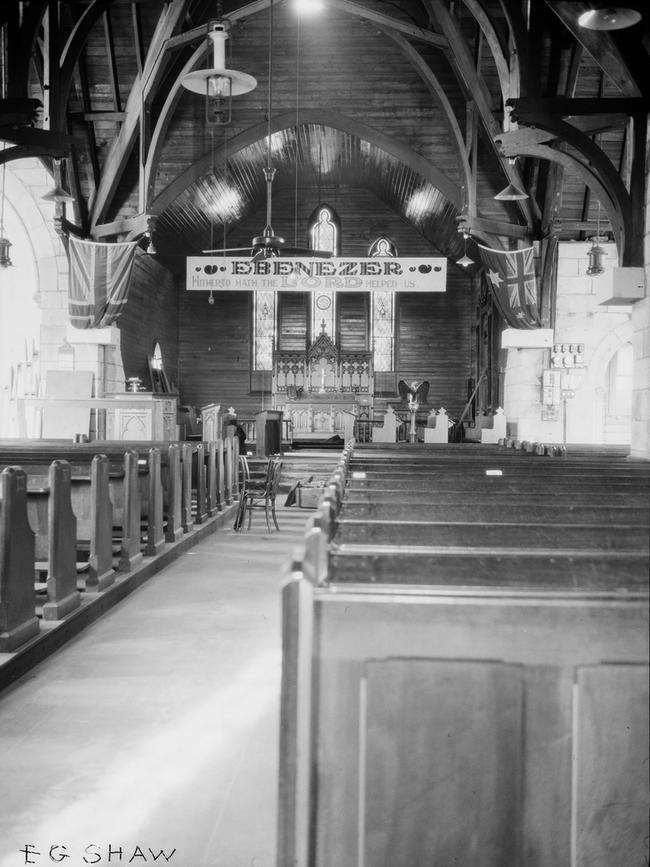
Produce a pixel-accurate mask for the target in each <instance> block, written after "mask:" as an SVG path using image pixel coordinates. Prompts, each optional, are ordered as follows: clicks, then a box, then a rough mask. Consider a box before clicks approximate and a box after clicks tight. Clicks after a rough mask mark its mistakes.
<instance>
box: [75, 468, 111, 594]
mask: <svg viewBox="0 0 650 867" xmlns="http://www.w3.org/2000/svg"><path fill="white" fill-rule="evenodd" d="M109 471H110V465H109V460H108V458H107V457H106V455H95V457H94V458H93V459H92V462H91V465H90V515H89V519H90V520H89V526H88V531H87V536H86V533H84V530H83V524H84V519H85V517H86V515H85V514H84V511H83V507H82V505H81V504H79V505H78V506H77V505H76V500H75V495H74V492H75V486H74V484H73V485H72V492H73V496H72V508H73V510H74V511H75V514H76V515H77V526H78V530H79V535H81V537H82V538H86V537H87V538H88V540H89V557H88V576H87V578H86V587H85V589H86V590H87V591H92V592H100V591H102V590H105V589H106V588H107V587H110V585H111V584H113V582H114V581H115V572H114V570H113V504H112V502H111V498H110V493H109ZM86 503H87V499H86V498H85V497H84V498H83V504H84V505H85V504H86Z"/></svg>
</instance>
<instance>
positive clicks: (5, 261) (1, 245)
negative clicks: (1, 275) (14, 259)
mask: <svg viewBox="0 0 650 867" xmlns="http://www.w3.org/2000/svg"><path fill="white" fill-rule="evenodd" d="M9 247H11V241H9V240H7V238H0V268H8V267H9V266H10V265H11V259H10V258H9Z"/></svg>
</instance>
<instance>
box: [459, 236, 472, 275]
mask: <svg viewBox="0 0 650 867" xmlns="http://www.w3.org/2000/svg"><path fill="white" fill-rule="evenodd" d="M468 237H469V236H468V235H467V233H466V232H463V238H464V239H465V252H464V253H463V255H462V256H461V258H460V259H459V260H458V261H457V262H456V264H457V265H460V267H461V268H469V266H470V265H473V264H474V260H473V259H470V258H469V256H468V255H467V238H468Z"/></svg>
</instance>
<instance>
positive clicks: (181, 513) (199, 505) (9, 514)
mask: <svg viewBox="0 0 650 867" xmlns="http://www.w3.org/2000/svg"><path fill="white" fill-rule="evenodd" d="M5 445H6V443H3V444H2V445H1V446H0V457H1V459H2V461H3V462H6V460H7V458H8V457H13V456H19V457H22V458H23V459H27V460H25V463H26V464H27V467H26V468H24V467H23V468H21V467H13V466H11V467H6V468H5V470H3V475H2V479H3V481H2V485H3V487H2V491H3V494H2V506H1V513H2V521H3V531H2V541H1V545H0V562H1V564H2V572H1V576H2V577H1V580H0V588H1V595H0V650H7V651H9V650H14V649H16V648H17V647H19V646H20V645H21V644H23V643H24V642H25V641H27V640H29V639H30V638H31V637H34V635H37V634H38V629H36V630H35V629H34V624H35V623H36V625H38V619H37V618H36V619H35V615H36V611H37V610H38V613H40V615H41V616H42V618H43V619H44V620H52V621H57V620H61V619H65V618H66V617H67V616H68V615H70V614H72V613H73V612H74V611H75V610H76V609H77V608H79V605H80V602H81V597H80V591H81V592H83V593H101V592H104V591H105V590H106V589H107V588H109V587H110V585H111V584H112V583H114V581H115V570H116V569H117V570H119V571H122V572H133V571H134V570H136V569H137V568H139V567H140V566H141V565H142V564H143V558H144V557H151V558H155V557H157V556H158V555H159V554H161V553H162V552H163V550H164V548H165V545H166V544H167V543H174V542H178V541H179V540H180V539H181V538H182V535H183V533H184V532H190V530H191V529H192V527H193V525H194V523H195V521H196V519H197V518H198V521H197V523H198V522H201V523H202V522H204V521H205V520H207V518H208V517H211V516H213V515H214V514H216V512H217V511H218V510H219V509H220V508H221V509H222V508H224V507H225V505H226V504H227V502H228V500H230V502H232V500H233V498H234V497H236V496H237V492H238V482H237V478H236V476H235V474H234V472H233V467H232V461H233V459H234V457H235V456H236V448H234V449H233V447H232V444H231V445H229V446H228V445H222V444H220V443H211V444H209V445H207V444H206V446H205V447H204V445H203V444H199V445H198V447H197V446H194V447H193V446H192V444H183V447H182V449H183V451H184V461H183V462H181V447H180V446H179V444H178V443H172V444H168V443H166V444H165V451H164V452H163V453H161V451H160V449H159V448H158V447H157V446H150V447H149V448H147V449H146V450H144V447H143V445H142V443H139V444H138V450H137V451H136V450H135V449H127V450H126V451H122V450H121V448H120V449H119V450H118V449H115V450H111V449H109V451H110V454H109V455H104V454H99V453H98V452H97V450H96V449H94V448H93V449H88V448H85V449H81V450H80V451H77V449H76V447H75V448H74V449H73V450H71V449H70V446H69V445H68V444H67V443H66V444H53V449H52V451H51V452H50V453H46V452H45V450H43V448H42V444H40V446H41V447H39V448H34V449H32V448H25V446H24V444H23V443H20V444H15V445H14V447H13V448H11V447H9V448H7V449H4V446H5ZM10 446H11V444H10ZM101 446H102V447H104V446H106V443H105V442H103V443H102V444H101ZM3 449H4V451H3ZM53 454H54V455H57V457H55V458H54V459H53V460H51V461H50V463H49V464H48V463H47V461H48V460H49V459H50V458H52V455H53ZM64 454H69V455H70V456H71V457H74V463H73V462H70V461H67V460H65V459H64V458H63V457H62V456H63V455H64ZM220 468H221V472H220ZM23 512H24V514H23ZM84 559H85V560H86V561H87V563H86V564H85V565H84V566H83V568H84V570H87V571H84V572H83V573H82V576H83V577H80V572H79V570H80V568H81V560H84ZM26 564H29V568H27V567H26ZM37 570H38V573H39V574H40V575H43V576H44V580H43V581H38V580H36V581H35V577H36V576H35V573H36V571H37ZM84 578H85V580H83V579H84ZM35 589H36V590H37V594H39V595H37V596H36V599H35ZM26 599H29V603H28V604H26V602H25V600H26Z"/></svg>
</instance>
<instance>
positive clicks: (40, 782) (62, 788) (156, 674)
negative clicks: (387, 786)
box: [0, 507, 310, 867]
mask: <svg viewBox="0 0 650 867" xmlns="http://www.w3.org/2000/svg"><path fill="white" fill-rule="evenodd" d="M309 514H310V513H309V512H308V511H305V510H301V509H297V508H296V507H293V508H290V509H284V508H279V509H278V521H279V524H280V528H281V532H280V533H275V532H274V533H273V534H272V535H269V534H268V533H267V532H266V525H265V523H264V517H263V514H258V515H254V517H253V527H252V529H251V531H250V532H249V533H242V534H238V533H234V532H233V531H232V530H231V529H230V525H228V526H227V527H224V528H222V529H219V530H217V531H216V532H215V533H214V534H212V535H211V536H209V537H208V538H207V539H205V540H203V541H202V542H200V543H198V544H197V545H196V547H194V548H193V549H192V550H191V551H189V552H188V553H187V554H185V555H184V556H183V557H182V558H181V559H180V560H178V561H176V562H175V563H172V564H171V565H170V566H168V567H167V568H165V569H164V570H162V571H161V572H159V573H158V574H157V575H155V576H154V577H153V578H151V579H150V580H149V581H148V582H147V583H146V584H145V585H144V586H142V587H141V588H139V589H138V590H137V591H135V592H134V593H133V594H131V595H130V596H129V597H128V598H127V599H125V600H124V601H123V602H121V603H119V604H118V605H117V606H116V607H114V608H113V609H111V610H110V611H109V612H108V613H107V614H105V615H104V616H103V617H102V618H101V619H100V620H99V621H98V622H96V623H94V624H93V625H91V626H89V627H88V628H87V629H86V630H85V631H84V632H83V633H81V634H80V635H79V636H77V637H76V638H75V639H73V640H72V641H71V642H69V643H68V644H67V645H66V646H65V647H63V648H62V649H61V650H59V651H58V652H57V653H55V654H54V655H53V656H51V657H50V658H49V659H47V660H46V661H45V662H43V663H41V664H40V665H39V666H37V667H36V668H34V669H32V670H31V671H30V672H29V673H28V674H27V675H25V676H24V677H23V678H21V679H20V680H19V681H17V682H16V683H15V684H13V685H12V686H11V687H10V688H8V689H7V690H5V691H4V692H2V693H0V867H20V865H24V864H40V865H45V864H47V865H51V864H53V863H61V864H64V865H65V867H85V865H86V864H99V865H105V864H109V863H110V864H113V865H117V864H122V865H124V864H150V863H157V864H158V865H160V864H166V863H169V864H172V865H176V867H275V839H276V804H277V762H278V737H279V696H280V663H281V636H280V625H281V617H280V614H281V612H280V587H281V584H282V583H283V580H284V575H283V572H284V569H285V568H286V567H287V566H288V564H289V560H290V555H291V552H292V550H293V548H294V547H295V546H296V545H297V544H298V541H299V539H300V537H301V535H302V532H303V530H304V526H305V522H306V520H307V518H308V517H309ZM64 847H65V848H64ZM120 850H121V852H120ZM37 853H38V854H37ZM172 853H173V854H172Z"/></svg>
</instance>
